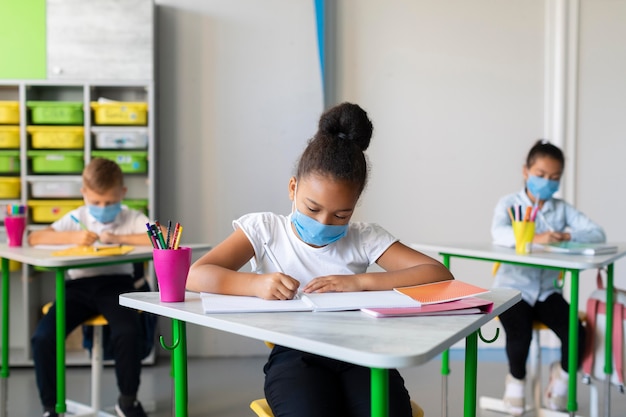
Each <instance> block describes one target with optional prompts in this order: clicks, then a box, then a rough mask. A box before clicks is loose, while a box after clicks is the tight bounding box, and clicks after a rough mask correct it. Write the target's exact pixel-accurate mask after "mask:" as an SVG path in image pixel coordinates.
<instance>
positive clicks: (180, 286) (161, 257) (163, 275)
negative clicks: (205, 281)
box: [152, 247, 191, 303]
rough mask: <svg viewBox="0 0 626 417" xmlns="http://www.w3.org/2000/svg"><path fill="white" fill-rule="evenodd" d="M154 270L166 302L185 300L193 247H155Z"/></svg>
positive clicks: (163, 300) (162, 297) (163, 299)
mask: <svg viewBox="0 0 626 417" xmlns="http://www.w3.org/2000/svg"><path fill="white" fill-rule="evenodd" d="M152 260H153V261H154V271H155V272H156V276H157V282H158V284H159V294H160V298H161V301H162V302H164V303H177V302H181V301H185V286H186V285H187V275H188V274H189V268H190V267H191V248H183V247H181V248H178V249H154V250H153V252H152Z"/></svg>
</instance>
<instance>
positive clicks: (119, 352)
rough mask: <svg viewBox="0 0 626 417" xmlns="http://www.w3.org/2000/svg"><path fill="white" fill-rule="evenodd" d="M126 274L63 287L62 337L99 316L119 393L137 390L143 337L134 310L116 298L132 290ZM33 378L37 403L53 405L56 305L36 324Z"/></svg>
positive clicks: (33, 344)
mask: <svg viewBox="0 0 626 417" xmlns="http://www.w3.org/2000/svg"><path fill="white" fill-rule="evenodd" d="M133 281H134V279H133V277H131V276H130V275H128V276H126V275H108V276H98V277H92V278H79V279H75V280H71V281H67V282H66V284H65V297H66V299H65V314H66V321H65V326H66V329H65V330H66V334H69V333H70V332H71V331H72V330H74V329H75V328H76V327H77V326H79V325H80V324H81V323H82V322H84V321H85V320H87V319H88V318H90V317H93V316H95V315H98V314H103V315H104V317H105V318H106V319H107V321H108V322H109V326H110V329H111V340H112V342H113V346H114V354H115V375H116V377H117V384H118V388H119V391H120V394H123V395H128V396H134V395H136V394H137V390H138V389H139V378H140V373H141V357H142V343H143V336H142V333H141V322H140V320H139V313H138V312H137V310H134V309H131V308H127V307H123V306H121V305H120V304H119V295H120V294H122V293H125V292H133V291H136V290H135V288H134V285H133V284H134V282H133ZM31 343H32V348H33V359H34V362H35V375H36V378H37V387H38V388H39V396H40V399H41V403H42V405H43V406H45V407H51V406H53V405H54V404H55V403H56V304H55V305H53V306H52V308H51V309H50V310H49V311H48V314H46V315H45V316H44V317H43V318H42V319H41V320H40V321H39V324H38V325H37V329H36V330H35V333H34V334H33V337H32V340H31Z"/></svg>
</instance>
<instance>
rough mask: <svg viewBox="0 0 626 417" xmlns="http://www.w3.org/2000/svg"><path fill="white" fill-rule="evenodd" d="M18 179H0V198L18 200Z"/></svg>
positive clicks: (19, 185)
mask: <svg viewBox="0 0 626 417" xmlns="http://www.w3.org/2000/svg"><path fill="white" fill-rule="evenodd" d="M21 190H22V181H21V180H20V177H0V198H20V191H21Z"/></svg>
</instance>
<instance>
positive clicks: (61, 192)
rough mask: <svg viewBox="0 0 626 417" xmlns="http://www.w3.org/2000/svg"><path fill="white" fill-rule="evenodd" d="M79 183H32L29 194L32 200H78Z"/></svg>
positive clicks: (79, 194) (79, 193) (80, 185)
mask: <svg viewBox="0 0 626 417" xmlns="http://www.w3.org/2000/svg"><path fill="white" fill-rule="evenodd" d="M81 187H82V183H81V182H80V181H58V182H57V181H54V182H53V181H33V182H32V183H31V186H30V194H31V196H32V197H34V198H80V197H82V194H81V192H80V189H81Z"/></svg>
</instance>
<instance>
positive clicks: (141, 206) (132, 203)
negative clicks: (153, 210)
mask: <svg viewBox="0 0 626 417" xmlns="http://www.w3.org/2000/svg"><path fill="white" fill-rule="evenodd" d="M122 204H123V205H125V206H127V207H128V208H129V209H134V210H137V211H140V212H142V213H144V214H146V215H147V214H148V199H145V198H141V199H136V200H122Z"/></svg>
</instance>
